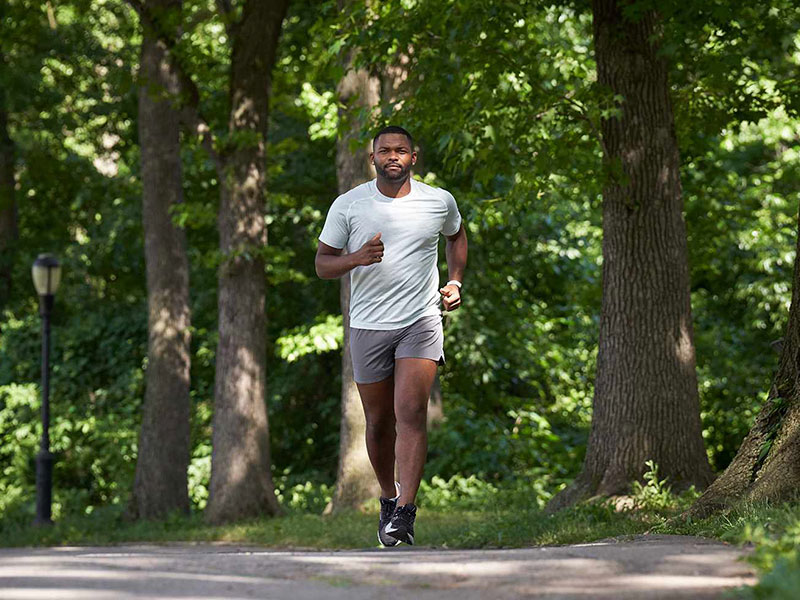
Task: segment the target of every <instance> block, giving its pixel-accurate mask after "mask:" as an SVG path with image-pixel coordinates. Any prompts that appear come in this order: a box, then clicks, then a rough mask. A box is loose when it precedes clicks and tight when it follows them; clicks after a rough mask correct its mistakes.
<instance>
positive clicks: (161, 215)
mask: <svg viewBox="0 0 800 600" xmlns="http://www.w3.org/2000/svg"><path fill="white" fill-rule="evenodd" d="M161 4H162V6H161V7H160V8H161V9H162V10H174V11H180V2H179V1H178V2H174V1H169V0H168V1H167V2H163V3H161ZM176 93H177V81H176V80H175V78H174V77H173V76H172V75H171V74H170V69H169V66H168V64H167V60H166V55H165V51H164V48H163V44H160V43H159V42H158V38H157V36H156V34H155V33H154V32H152V31H150V30H148V28H147V27H145V30H144V33H143V38H142V55H141V67H140V84H139V119H138V120H139V144H140V147H141V157H142V158H141V165H142V166H141V169H142V171H141V176H142V217H143V222H144V244H145V262H146V269H147V303H148V313H149V320H148V348H147V372H146V383H145V399H144V407H143V416H142V427H141V431H140V434H139V454H138V458H137V460H136V476H135V480H134V486H133V497H132V499H131V504H130V513H131V514H132V515H133V516H134V517H138V518H143V519H152V518H159V517H163V516H165V515H166V514H168V513H169V512H171V511H175V510H178V511H181V512H188V510H189V495H188V489H187V474H186V471H187V468H188V465H189V455H190V446H189V418H190V410H191V401H190V398H189V366H190V355H191V351H190V347H189V345H190V333H189V325H190V308H189V260H188V257H187V254H186V235H185V233H184V231H183V230H182V229H181V228H180V227H176V226H175V225H174V224H173V222H172V217H171V215H170V209H171V208H172V207H173V206H174V205H176V204H178V203H180V202H182V201H183V192H182V181H181V156H180V138H179V133H180V132H179V123H178V115H177V113H176V112H175V111H174V110H173V108H172V107H171V105H170V95H172V94H176Z"/></svg>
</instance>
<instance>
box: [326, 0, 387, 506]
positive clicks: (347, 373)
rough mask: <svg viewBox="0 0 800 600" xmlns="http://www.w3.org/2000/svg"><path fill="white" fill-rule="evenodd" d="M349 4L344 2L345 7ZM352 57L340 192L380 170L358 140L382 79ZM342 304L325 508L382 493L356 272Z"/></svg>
mask: <svg viewBox="0 0 800 600" xmlns="http://www.w3.org/2000/svg"><path fill="white" fill-rule="evenodd" d="M344 4H345V3H344V2H341V1H340V3H339V6H340V8H343V7H344ZM351 62H352V61H351V60H349V59H348V60H347V61H346V71H345V74H344V76H343V77H342V79H341V81H340V82H339V85H338V87H337V95H338V98H339V103H340V105H341V106H342V109H341V110H340V118H341V119H342V121H343V123H345V124H346V127H347V128H346V130H345V132H344V134H343V135H342V136H341V137H340V139H339V140H338V141H337V143H336V178H337V181H338V188H339V193H340V194H344V193H345V192H347V191H348V190H351V189H352V188H354V187H355V186H357V185H359V184H361V183H364V182H365V181H368V180H369V179H372V178H373V177H374V175H375V170H374V168H373V167H372V165H370V164H369V160H368V154H367V153H368V148H367V147H366V146H365V145H364V144H360V143H358V142H359V140H361V139H362V138H363V130H364V127H365V126H366V124H367V122H368V117H369V113H370V111H371V110H372V109H373V108H375V107H376V106H377V105H378V103H379V102H380V81H379V79H378V78H377V77H375V76H374V75H372V74H370V72H369V71H368V70H367V69H365V68H353V67H352V64H351ZM340 282H341V287H340V305H341V309H342V320H343V326H344V337H343V344H342V420H341V425H340V428H339V432H340V433H339V466H338V471H337V476H336V489H335V490H334V493H333V497H332V498H331V502H330V503H329V504H328V506H327V507H326V508H325V512H326V513H329V512H335V511H338V510H341V509H348V508H357V507H358V506H360V505H361V504H362V503H363V502H364V501H365V500H367V499H368V498H371V497H374V496H377V495H378V493H379V492H380V489H379V486H378V482H377V480H376V479H375V476H374V473H373V470H372V465H371V464H370V462H369V456H368V455H367V448H366V444H365V443H364V436H365V434H366V419H365V418H364V410H363V408H362V407H361V397H360V396H359V393H358V389H357V388H356V384H355V382H354V381H353V360H352V358H351V356H350V343H349V341H350V274H349V273H347V274H345V275H344V276H343V277H342V278H341V279H340Z"/></svg>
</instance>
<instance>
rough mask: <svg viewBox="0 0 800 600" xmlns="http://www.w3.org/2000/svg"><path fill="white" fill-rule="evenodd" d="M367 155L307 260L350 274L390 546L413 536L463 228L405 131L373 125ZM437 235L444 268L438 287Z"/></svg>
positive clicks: (355, 335)
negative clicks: (425, 175)
mask: <svg viewBox="0 0 800 600" xmlns="http://www.w3.org/2000/svg"><path fill="white" fill-rule="evenodd" d="M369 158H370V161H371V162H372V163H373V164H374V165H375V171H376V173H377V178H376V179H374V180H372V181H369V182H367V183H364V184H361V185H359V186H357V187H355V188H353V189H352V190H350V191H349V192H347V193H345V194H342V195H341V196H339V197H338V198H336V200H335V201H334V203H333V204H332V205H331V208H330V210H329V211H328V216H327V218H326V220H325V226H324V227H323V229H322V233H321V234H320V236H319V246H318V248H317V256H316V259H315V265H316V270H317V275H318V276H319V277H320V278H322V279H335V278H338V277H341V276H343V275H346V274H347V273H350V281H351V293H350V354H351V356H352V359H353V378H354V379H355V382H356V385H357V387H358V392H359V394H360V395H361V403H362V404H363V406H364V414H365V416H366V421H367V435H366V442H367V453H368V454H369V460H370V462H371V463H372V468H373V470H374V471H375V476H376V477H377V479H378V483H379V484H380V487H381V495H382V497H381V499H380V503H381V513H380V518H379V522H378V540H379V541H380V542H381V544H383V545H384V546H396V545H397V544H399V543H400V542H405V543H407V544H413V543H414V520H415V518H416V513H417V507H416V506H415V505H414V500H415V499H416V495H417V490H418V489H419V482H420V479H421V478H422V470H423V467H424V466H425V456H426V453H427V450H428V433H427V428H426V425H427V423H426V422H427V411H428V396H429V395H430V391H431V386H432V385H433V379H434V377H435V376H436V367H437V365H441V364H444V352H443V348H442V342H443V339H444V337H443V334H442V319H441V312H440V309H439V302H440V301H441V302H442V305H443V307H444V310H446V311H450V310H455V309H457V308H458V307H459V306H460V305H461V281H462V279H463V276H464V268H465V267H466V264H467V234H466V232H465V230H464V225H463V223H462V222H461V215H460V214H459V212H458V207H457V206H456V201H455V199H454V198H453V196H452V195H451V194H450V193H449V192H447V191H445V190H442V189H438V188H435V187H431V186H429V185H426V184H424V183H421V182H419V181H416V180H414V179H412V178H411V176H410V175H411V167H412V166H414V163H415V162H416V161H417V153H416V152H414V141H413V140H412V139H411V135H410V134H409V133H408V132H407V131H406V130H405V129H403V128H402V127H396V126H390V127H385V128H384V129H381V130H380V131H379V132H378V134H377V135H376V136H375V138H374V139H373V141H372V152H370V155H369ZM439 234H442V235H444V236H445V238H447V248H446V256H447V269H448V273H449V276H448V279H449V281H448V282H447V283H446V284H445V285H444V286H443V287H442V288H439V268H438V247H439ZM343 250H346V251H347V254H343V253H342V252H343ZM395 473H396V475H397V481H395Z"/></svg>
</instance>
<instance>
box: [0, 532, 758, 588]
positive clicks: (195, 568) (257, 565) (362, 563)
mask: <svg viewBox="0 0 800 600" xmlns="http://www.w3.org/2000/svg"><path fill="white" fill-rule="evenodd" d="M744 554H746V550H742V549H739V548H735V547H732V546H728V545H725V544H721V543H718V542H713V541H709V540H704V539H700V538H692V537H682V536H638V537H635V538H630V539H627V540H625V541H616V540H609V541H605V542H595V543H592V544H580V545H575V546H558V547H553V546H550V547H541V548H523V549H511V550H426V549H416V548H408V547H403V548H401V549H399V550H398V549H394V550H381V549H373V550H362V551H341V552H296V551H294V552H288V551H274V550H265V549H264V548H256V547H244V546H232V545H212V544H171V545H163V546H162V545H123V546H111V547H68V548H14V549H0V598H2V599H3V600H31V599H39V598H41V599H47V600H61V599H65V598H71V599H72V598H74V599H81V600H100V599H103V600H105V599H111V598H114V599H117V598H121V599H128V598H159V599H162V598H163V599H169V600H172V599H178V598H204V599H217V598H226V599H231V598H233V599H239V598H242V599H244V598H275V599H284V598H285V599H288V600H312V599H313V600H362V599H379V598H380V599H383V598H391V599H392V600H411V599H414V600H417V599H419V600H428V599H430V600H433V599H436V600H450V599H454V600H455V599H458V600H471V599H478V598H481V599H482V598H489V599H491V600H505V599H509V600H510V599H516V598H559V599H561V598H576V599H577V598H580V599H590V598H591V599H594V598H602V599H611V598H614V599H617V598H647V599H648V600H649V599H651V598H687V599H688V598H692V599H695V598H716V597H718V596H720V594H721V593H722V592H723V591H724V590H726V589H729V588H731V587H737V586H740V585H744V584H752V583H753V582H754V578H753V571H752V569H751V568H750V567H749V566H748V565H747V563H744V562H742V561H741V560H739V559H740V558H741V557H742V556H743V555H744Z"/></svg>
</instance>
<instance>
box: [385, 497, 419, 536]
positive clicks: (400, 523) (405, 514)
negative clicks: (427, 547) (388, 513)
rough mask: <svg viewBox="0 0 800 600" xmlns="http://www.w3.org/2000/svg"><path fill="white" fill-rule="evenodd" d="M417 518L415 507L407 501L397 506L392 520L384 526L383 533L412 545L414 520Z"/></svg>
mask: <svg viewBox="0 0 800 600" xmlns="http://www.w3.org/2000/svg"><path fill="white" fill-rule="evenodd" d="M416 518H417V507H416V506H414V505H413V504H411V502H409V503H408V504H404V505H403V506H398V507H397V509H396V510H395V511H394V515H392V520H391V521H389V523H388V524H387V525H386V527H384V529H383V533H384V534H385V535H389V536H392V537H393V538H395V539H397V540H398V541H401V542H405V543H406V544H408V545H409V546H413V545H414V520H415V519H416Z"/></svg>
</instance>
